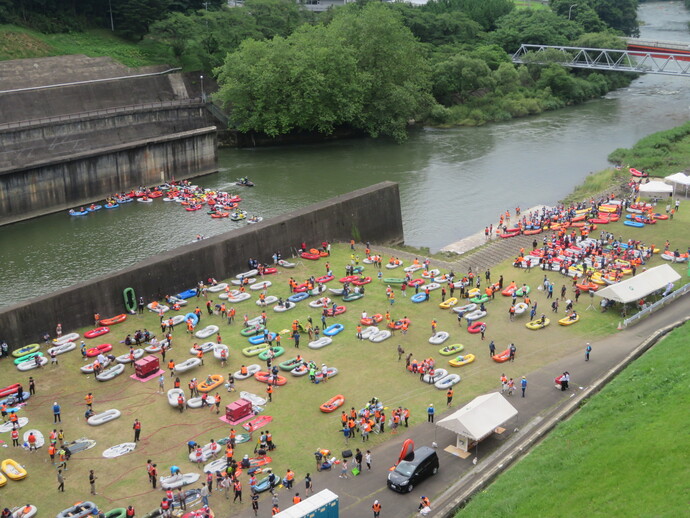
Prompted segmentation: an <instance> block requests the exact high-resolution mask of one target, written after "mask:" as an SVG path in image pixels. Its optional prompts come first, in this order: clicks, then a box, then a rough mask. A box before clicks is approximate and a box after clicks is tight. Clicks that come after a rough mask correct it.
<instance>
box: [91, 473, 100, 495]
mask: <svg viewBox="0 0 690 518" xmlns="http://www.w3.org/2000/svg"><path fill="white" fill-rule="evenodd" d="M97 478H98V477H96V475H95V474H94V472H93V470H92V469H91V470H89V485H90V486H91V494H92V495H97V494H98V493H96V479H97Z"/></svg>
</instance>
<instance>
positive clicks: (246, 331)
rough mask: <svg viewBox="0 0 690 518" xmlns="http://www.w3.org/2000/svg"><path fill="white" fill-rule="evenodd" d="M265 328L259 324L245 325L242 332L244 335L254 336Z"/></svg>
mask: <svg viewBox="0 0 690 518" xmlns="http://www.w3.org/2000/svg"><path fill="white" fill-rule="evenodd" d="M264 329H266V327H265V326H259V327H258V328H256V327H245V328H244V329H242V331H240V334H241V335H242V336H254V335H256V334H259V333H260V332H261V331H263V330H264Z"/></svg>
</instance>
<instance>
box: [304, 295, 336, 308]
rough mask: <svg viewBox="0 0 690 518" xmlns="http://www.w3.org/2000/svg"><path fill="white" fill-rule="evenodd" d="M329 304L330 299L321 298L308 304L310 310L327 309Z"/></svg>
mask: <svg viewBox="0 0 690 518" xmlns="http://www.w3.org/2000/svg"><path fill="white" fill-rule="evenodd" d="M330 304H331V299H329V298H328V297H321V298H320V299H316V300H312V301H311V302H310V303H309V307H310V308H323V307H328V306H329V305H330Z"/></svg>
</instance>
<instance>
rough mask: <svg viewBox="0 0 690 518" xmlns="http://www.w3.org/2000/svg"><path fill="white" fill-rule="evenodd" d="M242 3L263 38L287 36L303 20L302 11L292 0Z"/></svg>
mask: <svg viewBox="0 0 690 518" xmlns="http://www.w3.org/2000/svg"><path fill="white" fill-rule="evenodd" d="M244 5H245V8H246V9H248V10H249V13H250V14H251V15H252V16H253V17H254V18H255V20H256V24H257V27H258V28H259V30H260V31H261V32H262V34H263V37H264V38H272V37H273V36H283V37H285V36H288V35H290V34H291V33H292V31H294V30H295V29H296V28H297V27H299V26H300V25H301V24H302V21H303V20H302V18H303V14H302V13H303V11H302V9H301V8H300V7H299V5H298V4H297V3H296V2H295V1H294V0H247V1H246V2H245V4H244Z"/></svg>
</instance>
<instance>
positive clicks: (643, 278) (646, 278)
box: [595, 264, 680, 304]
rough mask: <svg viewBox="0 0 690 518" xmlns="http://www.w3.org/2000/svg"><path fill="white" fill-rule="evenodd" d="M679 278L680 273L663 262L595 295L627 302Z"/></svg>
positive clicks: (642, 296) (644, 295)
mask: <svg viewBox="0 0 690 518" xmlns="http://www.w3.org/2000/svg"><path fill="white" fill-rule="evenodd" d="M678 279H680V275H679V274H678V273H677V272H676V271H675V270H674V269H673V268H671V267H670V266H669V265H668V264H662V265H660V266H656V267H654V268H651V269H649V270H647V271H646V272H642V273H640V274H639V275H636V276H635V277H632V278H630V279H627V280H625V281H622V282H619V283H616V284H612V285H611V286H607V287H606V288H604V289H603V290H598V291H596V292H595V295H597V296H598V297H604V298H605V299H610V300H615V301H616V302H622V303H624V304H625V303H627V302H633V301H635V300H639V299H641V298H644V297H646V296H647V295H649V294H650V293H654V292H655V291H657V290H660V289H662V288H664V287H665V286H666V285H668V283H669V282H675V281H677V280H678Z"/></svg>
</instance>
